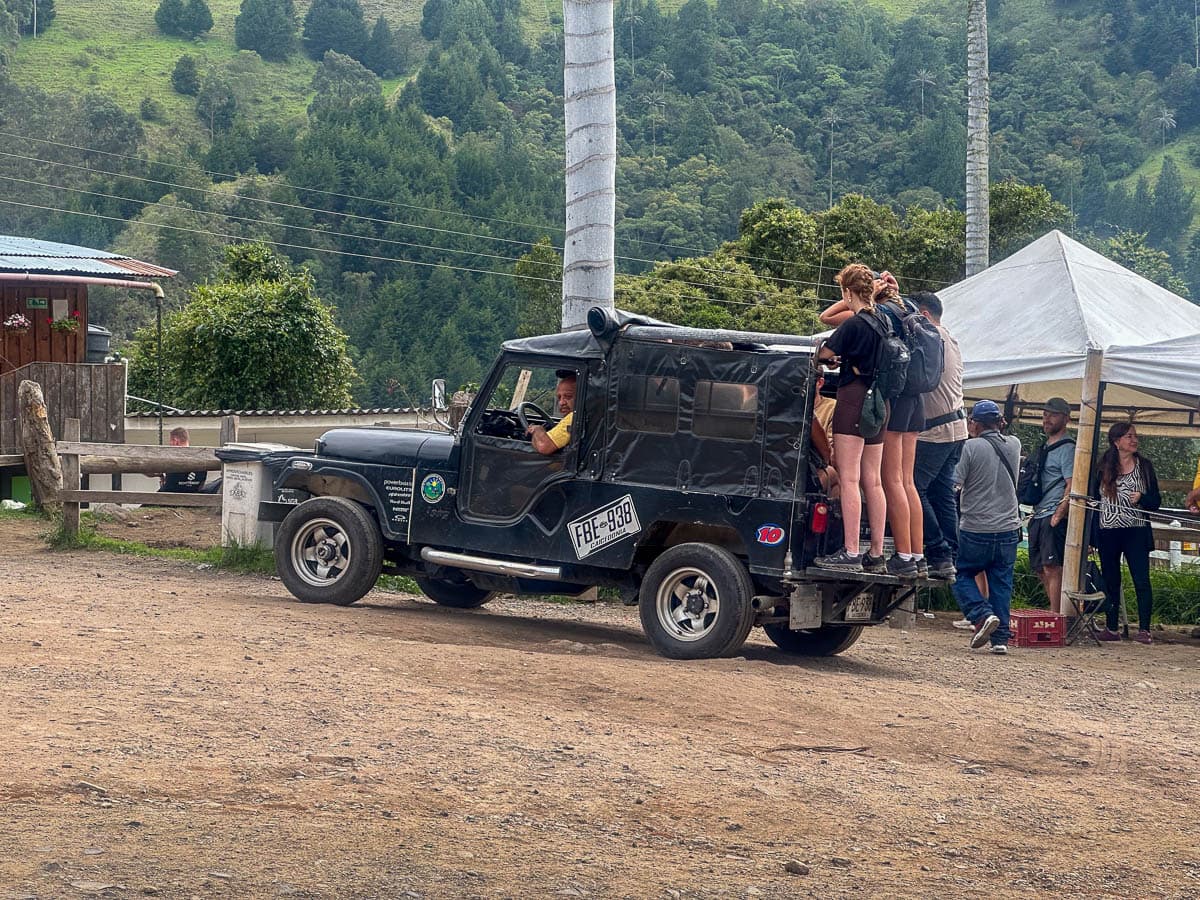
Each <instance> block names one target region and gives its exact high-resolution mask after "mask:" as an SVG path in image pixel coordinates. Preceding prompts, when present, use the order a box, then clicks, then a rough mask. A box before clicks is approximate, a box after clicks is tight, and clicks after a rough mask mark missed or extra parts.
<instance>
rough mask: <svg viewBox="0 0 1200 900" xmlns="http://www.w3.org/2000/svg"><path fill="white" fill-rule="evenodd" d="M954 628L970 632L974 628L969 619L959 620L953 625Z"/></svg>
mask: <svg viewBox="0 0 1200 900" xmlns="http://www.w3.org/2000/svg"><path fill="white" fill-rule="evenodd" d="M954 627H955V628H961V629H962V630H963V631H971V630H972V629H973V628H974V627H975V623H974V622H972V621H971V620H970V619H959V620H958V621H957V622H955V623H954Z"/></svg>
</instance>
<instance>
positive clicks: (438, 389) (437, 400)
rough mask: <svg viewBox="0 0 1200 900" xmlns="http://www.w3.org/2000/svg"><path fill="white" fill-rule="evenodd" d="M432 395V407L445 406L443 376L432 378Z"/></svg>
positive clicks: (441, 407)
mask: <svg viewBox="0 0 1200 900" xmlns="http://www.w3.org/2000/svg"><path fill="white" fill-rule="evenodd" d="M432 397H433V400H432V405H433V408H434V409H437V410H443V409H446V408H447V407H446V379H444V378H435V379H433V393H432Z"/></svg>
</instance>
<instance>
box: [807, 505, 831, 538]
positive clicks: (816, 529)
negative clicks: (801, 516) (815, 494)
mask: <svg viewBox="0 0 1200 900" xmlns="http://www.w3.org/2000/svg"><path fill="white" fill-rule="evenodd" d="M828 527H829V505H828V504H826V503H814V504H813V510H812V522H810V523H809V531H811V532H812V533H813V534H824V533H825V529H826V528H828Z"/></svg>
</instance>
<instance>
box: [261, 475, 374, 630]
mask: <svg viewBox="0 0 1200 900" xmlns="http://www.w3.org/2000/svg"><path fill="white" fill-rule="evenodd" d="M322 567H324V572H322V571H321V570H322ZM275 568H276V569H277V570H278V571H279V577H280V578H281V579H282V580H283V584H284V587H286V588H287V589H288V590H289V591H290V592H291V594H292V596H294V597H295V598H296V599H297V600H300V601H301V602H303V603H332V604H334V605H336V606H349V605H350V604H351V603H354V602H355V601H356V600H361V599H362V598H363V596H365V595H366V593H367V592H368V591H370V590H371V588H373V587H374V586H375V582H376V581H377V580H378V579H379V572H380V570H381V569H382V568H383V535H382V534H380V532H379V525H378V524H376V522H375V519H374V517H373V516H372V515H371V513H370V512H369V511H368V510H367V509H366V507H364V506H362V505H361V504H359V503H356V502H355V501H353V500H347V499H346V498H345V497H314V498H313V499H312V500H305V501H304V502H303V503H301V504H300V505H298V506H297V507H296V508H295V509H293V510H292V511H291V512H290V513H288V515H287V518H286V519H284V520H283V523H282V524H281V525H280V526H279V531H278V533H277V534H276V535H275Z"/></svg>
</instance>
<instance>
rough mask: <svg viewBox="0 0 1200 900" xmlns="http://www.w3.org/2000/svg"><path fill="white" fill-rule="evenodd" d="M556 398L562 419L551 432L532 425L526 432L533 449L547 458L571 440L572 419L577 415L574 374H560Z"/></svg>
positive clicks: (555, 393)
mask: <svg viewBox="0 0 1200 900" xmlns="http://www.w3.org/2000/svg"><path fill="white" fill-rule="evenodd" d="M554 396H555V397H556V398H557V400H558V412H559V414H560V415H561V416H562V419H560V420H559V422H558V424H557V425H555V426H554V427H553V428H551V429H549V430H547V429H546V428H545V427H543V426H541V425H530V426H529V429H528V431H527V432H526V433H527V434H528V435H529V441H530V443H532V444H533V449H535V450H536V451H537V452H538V453H541V454H544V455H546V456H550V455H551V454H554V453H557V452H558V451H559V450H561V449H562V448H563V447H565V446H567V444H568V443H569V442H570V440H571V419H572V418H573V417H574V415H575V373H574V372H563V373H561V374H560V376H559V379H558V388H557V389H556V390H555V392H554Z"/></svg>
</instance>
